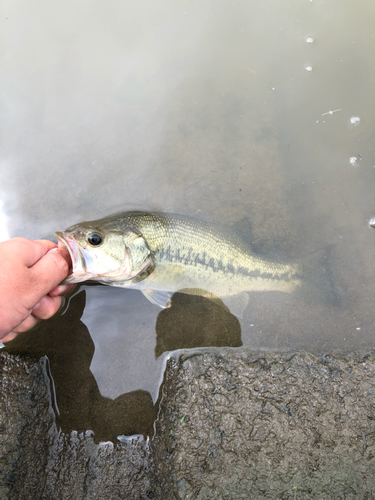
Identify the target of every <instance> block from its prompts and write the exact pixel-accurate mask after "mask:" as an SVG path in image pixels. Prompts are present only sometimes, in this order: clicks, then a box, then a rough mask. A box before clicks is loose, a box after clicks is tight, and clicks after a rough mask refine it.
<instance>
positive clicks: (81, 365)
mask: <svg viewBox="0 0 375 500" xmlns="http://www.w3.org/2000/svg"><path fill="white" fill-rule="evenodd" d="M85 303H86V292H85V290H82V291H80V292H79V293H77V294H76V295H73V296H72V297H71V298H70V302H69V307H68V309H67V310H66V312H65V313H64V314H62V315H58V316H56V317H54V318H52V319H50V320H48V321H41V322H40V323H39V324H38V325H37V326H36V327H35V328H34V329H33V330H32V331H30V332H27V333H24V334H21V335H19V337H17V338H16V339H15V340H13V341H12V342H9V343H7V346H6V350H7V351H8V352H10V353H14V354H28V355H29V356H36V357H39V356H43V355H46V356H48V359H49V361H50V369H51V375H52V378H53V382H54V384H55V392H56V407H55V412H56V423H57V425H58V426H60V427H61V429H62V431H63V432H65V433H70V432H71V431H72V430H76V431H78V432H83V431H86V430H88V429H90V430H92V431H93V432H94V439H95V441H96V442H99V441H107V440H112V441H113V440H116V438H117V436H119V435H133V434H144V435H151V434H152V432H153V423H154V421H155V419H156V415H157V411H158V403H156V404H154V403H153V401H152V397H151V394H150V393H149V392H147V391H144V390H135V391H131V392H128V393H125V394H121V395H119V396H118V397H116V398H115V399H110V398H107V397H103V395H102V394H101V392H100V390H99V387H98V384H97V381H96V380H95V378H94V376H93V373H92V371H91V370H90V365H91V361H92V358H93V355H94V350H95V347H94V343H93V341H92V338H91V336H90V333H89V331H88V329H87V327H86V326H85V324H84V323H82V321H81V318H82V315H83V312H84V308H85ZM202 324H203V325H205V327H204V328H203V329H202V328H201V326H202ZM156 328H157V347H156V352H157V356H160V354H161V353H162V352H164V351H165V350H171V349H183V348H187V347H204V346H232V347H236V346H240V345H242V342H241V331H240V326H239V322H238V320H237V319H236V318H235V317H234V316H232V315H231V314H229V312H227V311H226V310H225V309H224V308H223V307H221V306H220V305H218V304H214V303H212V302H211V301H208V300H207V299H204V298H203V297H193V296H186V295H184V294H177V295H176V296H175V297H174V298H173V299H172V306H171V308H170V309H168V310H166V311H162V313H160V315H159V318H158V320H157V326H156ZM171 332H173V334H171ZM133 333H134V332H133ZM176 335H177V337H176ZM180 335H181V337H180ZM119 361H120V362H121V353H120V355H117V356H114V358H113V359H112V362H113V363H114V364H116V363H118V362H119ZM159 368H160V366H159ZM160 375H161V374H160ZM120 376H124V374H123V371H122V372H121V373H120Z"/></svg>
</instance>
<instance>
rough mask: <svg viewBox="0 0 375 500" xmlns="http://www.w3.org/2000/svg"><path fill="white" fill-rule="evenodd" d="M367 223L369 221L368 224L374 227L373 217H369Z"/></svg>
mask: <svg viewBox="0 0 375 500" xmlns="http://www.w3.org/2000/svg"><path fill="white" fill-rule="evenodd" d="M368 223H369V225H370V226H371V227H374V228H375V217H373V218H372V219H370V220H369V222H368Z"/></svg>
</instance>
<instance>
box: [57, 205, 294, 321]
mask: <svg viewBox="0 0 375 500" xmlns="http://www.w3.org/2000/svg"><path fill="white" fill-rule="evenodd" d="M55 234H56V237H57V239H58V245H59V246H60V247H66V248H67V249H68V251H69V254H70V256H71V260H72V272H71V274H70V275H69V276H68V277H67V278H66V279H65V280H64V281H63V282H62V284H67V283H81V282H85V281H88V280H90V281H93V282H96V283H101V284H104V285H110V286H116V287H125V288H132V289H137V290H140V291H141V292H142V293H143V294H144V295H145V296H146V297H147V298H148V299H149V300H150V301H151V302H152V303H154V304H157V305H158V306H160V307H162V308H165V307H168V306H170V304H171V297H172V295H173V294H174V293H175V292H181V293H186V294H191V295H202V296H204V297H207V298H209V299H211V300H212V301H214V302H217V303H219V304H223V307H226V308H228V309H229V310H230V312H232V313H233V314H235V315H236V316H238V317H240V318H241V317H242V315H243V312H244V310H245V308H246V307H247V305H248V302H249V292H255V291H278V292H285V293H292V292H293V291H294V290H296V288H298V286H299V285H300V284H301V279H302V277H301V265H300V264H299V263H277V262H272V261H270V260H267V259H264V258H262V257H261V256H259V255H256V254H254V253H253V252H252V251H251V248H250V246H249V245H247V244H246V243H245V242H244V241H243V240H242V239H241V238H240V237H238V236H237V235H236V234H235V233H232V232H231V231H229V230H225V229H223V228H222V227H219V226H216V225H214V224H210V223H207V222H204V221H201V220H197V219H194V218H190V217H187V216H184V215H178V214H170V213H163V212H147V211H129V212H123V213H121V214H116V215H113V216H110V217H106V218H104V219H99V220H93V221H86V222H81V223H78V224H75V225H73V226H71V227H69V228H68V229H66V230H65V231H61V232H59V231H57V232H56V233H55Z"/></svg>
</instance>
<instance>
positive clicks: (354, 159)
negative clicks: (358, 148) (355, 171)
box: [349, 156, 358, 167]
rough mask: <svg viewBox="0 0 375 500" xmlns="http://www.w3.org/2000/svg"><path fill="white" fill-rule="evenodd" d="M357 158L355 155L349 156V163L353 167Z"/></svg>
mask: <svg viewBox="0 0 375 500" xmlns="http://www.w3.org/2000/svg"><path fill="white" fill-rule="evenodd" d="M357 160H358V158H357V157H356V156H351V157H350V159H349V162H350V165H352V166H353V167H355V166H356V165H357Z"/></svg>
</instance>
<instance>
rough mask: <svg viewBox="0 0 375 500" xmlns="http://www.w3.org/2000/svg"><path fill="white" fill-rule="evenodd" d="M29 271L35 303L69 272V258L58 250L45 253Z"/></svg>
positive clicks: (54, 249)
mask: <svg viewBox="0 0 375 500" xmlns="http://www.w3.org/2000/svg"><path fill="white" fill-rule="evenodd" d="M29 271H30V272H31V273H32V275H33V282H34V286H33V299H35V301H36V302H39V300H40V299H41V298H42V297H44V296H45V295H47V294H48V293H49V292H50V291H51V290H53V289H54V288H55V287H56V286H57V285H58V284H59V283H61V281H62V280H63V279H64V278H66V277H67V276H68V274H69V271H70V257H69V254H68V252H67V253H66V254H65V253H64V252H61V251H60V250H59V249H58V248H53V249H52V250H50V251H49V252H47V253H46V254H45V255H44V256H43V257H42V258H41V259H40V260H38V262H36V263H35V264H34V265H33V266H32V267H30V268H29Z"/></svg>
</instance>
